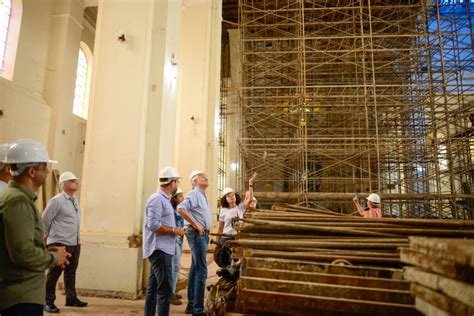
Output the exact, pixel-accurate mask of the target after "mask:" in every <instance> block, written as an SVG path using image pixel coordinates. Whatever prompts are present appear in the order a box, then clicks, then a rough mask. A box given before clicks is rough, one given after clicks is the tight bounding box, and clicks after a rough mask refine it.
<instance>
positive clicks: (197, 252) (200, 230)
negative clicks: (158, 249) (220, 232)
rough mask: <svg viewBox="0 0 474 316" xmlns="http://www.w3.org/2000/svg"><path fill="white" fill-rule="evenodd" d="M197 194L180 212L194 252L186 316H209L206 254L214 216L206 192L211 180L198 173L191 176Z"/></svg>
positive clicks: (186, 199)
mask: <svg viewBox="0 0 474 316" xmlns="http://www.w3.org/2000/svg"><path fill="white" fill-rule="evenodd" d="M189 180H190V181H191V184H192V186H193V190H192V191H191V192H189V193H188V195H187V196H186V198H185V199H184V201H183V202H181V204H179V205H178V212H179V214H180V215H181V216H182V217H183V218H184V220H185V227H186V238H187V239H188V243H189V247H190V248H191V252H192V261H191V269H190V271H189V284H188V305H187V306H186V311H185V313H186V314H191V313H192V314H193V315H206V313H205V311H204V291H205V288H206V279H207V264H206V254H207V246H208V244H209V229H210V228H211V224H212V215H211V209H210V207H209V203H208V202H207V198H206V194H205V191H206V189H207V187H208V186H209V182H208V181H209V180H208V178H207V175H206V173H205V172H204V171H201V170H194V171H193V172H191V175H190V176H189Z"/></svg>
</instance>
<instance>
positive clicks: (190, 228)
mask: <svg viewBox="0 0 474 316" xmlns="http://www.w3.org/2000/svg"><path fill="white" fill-rule="evenodd" d="M188 230H194V231H197V230H196V228H194V227H193V226H191V225H189V228H188ZM210 232H211V231H210V230H209V229H204V233H205V234H207V235H209V233H210Z"/></svg>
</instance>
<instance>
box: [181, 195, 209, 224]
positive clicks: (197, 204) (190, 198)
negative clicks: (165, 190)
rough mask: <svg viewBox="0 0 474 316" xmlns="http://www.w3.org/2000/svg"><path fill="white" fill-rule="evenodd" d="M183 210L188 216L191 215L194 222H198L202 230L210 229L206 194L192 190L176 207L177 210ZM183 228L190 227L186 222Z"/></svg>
mask: <svg viewBox="0 0 474 316" xmlns="http://www.w3.org/2000/svg"><path fill="white" fill-rule="evenodd" d="M181 208H184V209H185V210H186V211H187V212H188V213H189V215H191V216H192V217H193V218H194V220H195V221H196V222H198V223H199V224H200V225H201V226H202V227H204V229H208V230H209V229H211V224H212V215H211V209H210V207H209V203H207V198H206V194H205V193H204V190H202V189H200V188H194V189H193V190H192V191H191V192H189V193H188V195H187V196H186V197H185V198H184V200H183V202H181V203H180V204H179V205H178V210H179V209H181ZM184 225H185V226H190V223H188V222H187V221H186V220H185V221H184Z"/></svg>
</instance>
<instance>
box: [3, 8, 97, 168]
mask: <svg viewBox="0 0 474 316" xmlns="http://www.w3.org/2000/svg"><path fill="white" fill-rule="evenodd" d="M82 10H83V8H82V7H81V5H80V2H79V0H61V1H57V0H56V1H53V0H42V1H36V0H23V10H22V18H21V26H20V33H19V39H18V47H17V55H16V63H15V69H14V74H13V79H12V80H11V81H10V80H6V79H4V78H0V100H1V104H0V108H1V109H3V111H4V115H3V116H2V117H0V142H2V143H3V142H13V141H15V140H16V139H18V138H26V137H27V138H33V139H36V140H38V141H40V142H42V143H43V144H44V145H45V146H47V147H48V151H49V154H50V156H51V157H52V158H54V159H57V160H59V163H58V164H57V165H53V166H51V167H52V168H57V169H59V171H64V170H71V171H73V172H76V173H77V174H78V175H79V176H80V175H81V172H80V170H81V169H82V159H79V160H78V158H77V152H78V149H80V148H78V144H79V145H81V144H82V140H83V139H84V137H81V135H80V134H81V133H82V134H85V131H84V124H85V122H84V121H81V120H80V119H78V118H77V117H75V116H74V115H73V114H72V104H73V94H74V84H75V76H76V74H75V73H76V66H77V54H78V49H79V42H80V36H81V26H80V25H78V23H77V22H79V23H80V21H81V20H82ZM71 17H74V19H75V21H73V20H72V18H71ZM88 37H89V38H90V35H88ZM92 44H93V43H92ZM58 74H59V75H58ZM81 139H82V140H81ZM48 145H49V146H48Z"/></svg>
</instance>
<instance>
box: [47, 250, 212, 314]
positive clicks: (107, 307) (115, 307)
mask: <svg viewBox="0 0 474 316" xmlns="http://www.w3.org/2000/svg"><path fill="white" fill-rule="evenodd" d="M207 262H208V276H207V284H208V285H209V284H212V283H216V282H217V280H218V279H219V277H218V276H217V275H216V271H217V269H218V266H217V265H216V264H215V263H214V260H213V255H212V254H208V255H207ZM79 264H80V263H79ZM190 266H191V253H186V252H185V253H183V255H182V257H181V274H185V275H187V274H188V271H189V267H190ZM56 294H57V299H56V306H58V308H59V309H60V310H61V311H60V313H59V314H56V315H71V316H74V315H97V316H105V315H143V314H144V310H145V300H144V298H142V299H139V300H134V301H132V300H121V299H111V298H100V297H85V296H80V297H79V298H80V299H81V300H82V301H85V302H88V303H89V305H88V306H87V307H83V308H78V307H66V306H64V303H65V300H66V297H65V296H64V293H63V292H62V291H60V290H57V293H56ZM179 294H181V295H182V296H183V298H182V299H181V301H182V302H183V304H182V305H171V312H170V314H171V315H176V316H184V315H186V314H185V313H184V310H185V308H186V304H187V291H186V289H183V290H181V291H179ZM206 297H207V291H206ZM44 315H45V316H48V315H55V314H48V313H46V312H45V313H44Z"/></svg>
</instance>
